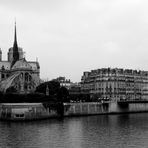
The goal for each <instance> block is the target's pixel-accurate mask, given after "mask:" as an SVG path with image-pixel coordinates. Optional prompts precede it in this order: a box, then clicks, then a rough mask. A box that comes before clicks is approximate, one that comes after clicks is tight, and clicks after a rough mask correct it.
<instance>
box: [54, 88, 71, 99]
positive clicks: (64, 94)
mask: <svg viewBox="0 0 148 148" xmlns="http://www.w3.org/2000/svg"><path fill="white" fill-rule="evenodd" d="M69 98H70V97H69V91H68V90H67V88H66V87H63V86H62V87H61V88H60V89H59V92H58V96H57V100H58V101H59V102H69V101H70V99H69Z"/></svg>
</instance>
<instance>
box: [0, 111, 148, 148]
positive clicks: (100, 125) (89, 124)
mask: <svg viewBox="0 0 148 148" xmlns="http://www.w3.org/2000/svg"><path fill="white" fill-rule="evenodd" d="M147 138H148V113H141V114H123V115H98V116H87V117H72V118H68V117H67V118H64V119H49V120H42V121H33V122H4V121H0V148H28V147H30V148H48V147H49V148H98V147H99V148H147V147H148V140H147Z"/></svg>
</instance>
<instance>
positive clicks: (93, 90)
mask: <svg viewBox="0 0 148 148" xmlns="http://www.w3.org/2000/svg"><path fill="white" fill-rule="evenodd" d="M81 91H82V92H83V93H86V94H87V93H89V94H90V95H91V97H96V98H98V99H99V98H109V99H115V100H117V99H148V98H147V97H148V71H137V70H132V69H119V68H114V69H112V68H102V69H96V70H91V71H90V72H84V74H83V76H82V78H81Z"/></svg>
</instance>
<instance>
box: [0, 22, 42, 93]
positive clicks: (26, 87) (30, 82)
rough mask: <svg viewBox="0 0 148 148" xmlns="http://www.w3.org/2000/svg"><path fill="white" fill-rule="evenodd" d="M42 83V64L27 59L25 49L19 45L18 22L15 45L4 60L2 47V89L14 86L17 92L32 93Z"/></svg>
mask: <svg viewBox="0 0 148 148" xmlns="http://www.w3.org/2000/svg"><path fill="white" fill-rule="evenodd" d="M39 84H40V66H39V63H38V62H37V61H27V60H26V59H25V57H24V52H23V49H22V48H20V47H18V44H17V33H16V23H15V28H14V43H13V47H11V48H9V50H8V60H7V61H3V60H2V50H1V49H0V91H1V92H3V93H6V92H7V90H10V89H12V88H13V90H15V92H16V93H32V92H34V91H35V89H36V87H37V86H38V85H39Z"/></svg>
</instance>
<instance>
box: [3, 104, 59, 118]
mask: <svg viewBox="0 0 148 148" xmlns="http://www.w3.org/2000/svg"><path fill="white" fill-rule="evenodd" d="M49 117H50V118H51V117H57V111H56V109H54V108H49V107H48V108H45V107H44V106H43V104H42V103H1V104H0V119H1V120H37V119H44V118H49Z"/></svg>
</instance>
